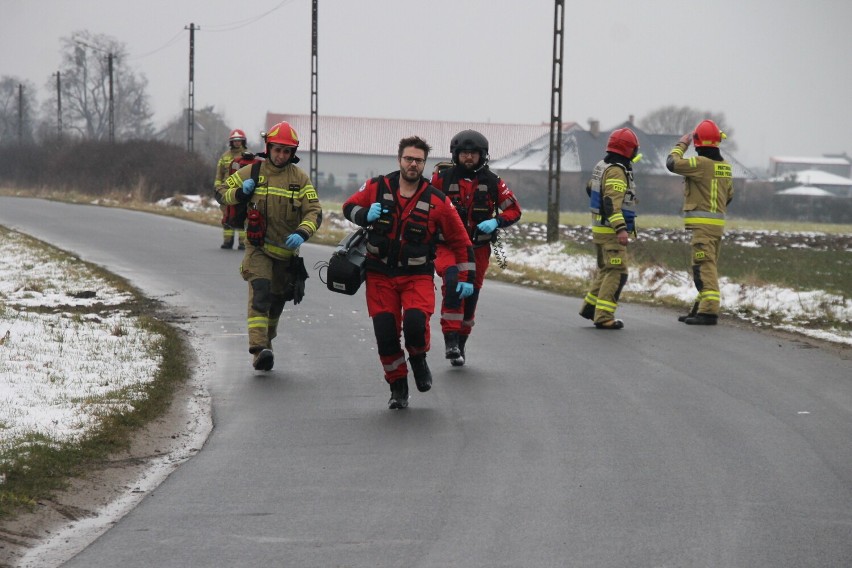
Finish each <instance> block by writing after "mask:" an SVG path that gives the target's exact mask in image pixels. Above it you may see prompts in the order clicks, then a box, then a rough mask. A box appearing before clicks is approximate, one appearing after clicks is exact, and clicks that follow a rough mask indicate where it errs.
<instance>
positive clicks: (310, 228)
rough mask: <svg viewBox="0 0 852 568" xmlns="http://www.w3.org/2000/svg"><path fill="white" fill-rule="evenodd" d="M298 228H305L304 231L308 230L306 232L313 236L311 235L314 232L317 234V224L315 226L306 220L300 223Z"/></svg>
mask: <svg viewBox="0 0 852 568" xmlns="http://www.w3.org/2000/svg"><path fill="white" fill-rule="evenodd" d="M299 226H300V227H305V228H306V229H308V231H310V232H311V234H313V233H316V232H317V224H316V223H314V222H313V221H308V220H307V219H306V220H304V221H302V222H301V223H299Z"/></svg>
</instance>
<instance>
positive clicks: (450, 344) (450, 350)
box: [444, 331, 461, 359]
mask: <svg viewBox="0 0 852 568" xmlns="http://www.w3.org/2000/svg"><path fill="white" fill-rule="evenodd" d="M459 355H461V351H460V350H459V334H458V333H456V332H455V331H451V332H450V333H445V334H444V357H445V358H446V359H456V358H458V356H459Z"/></svg>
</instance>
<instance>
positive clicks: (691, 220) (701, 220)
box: [683, 217, 725, 227]
mask: <svg viewBox="0 0 852 568" xmlns="http://www.w3.org/2000/svg"><path fill="white" fill-rule="evenodd" d="M683 222H684V223H686V224H687V225H690V224H691V225H716V226H719V227H724V226H725V220H724V219H708V218H707V217H684V219H683Z"/></svg>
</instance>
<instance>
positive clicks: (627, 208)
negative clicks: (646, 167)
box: [586, 160, 636, 235]
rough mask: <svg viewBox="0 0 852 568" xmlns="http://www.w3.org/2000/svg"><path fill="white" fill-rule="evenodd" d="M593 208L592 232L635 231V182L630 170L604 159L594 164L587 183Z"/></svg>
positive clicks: (590, 206) (590, 204)
mask: <svg viewBox="0 0 852 568" xmlns="http://www.w3.org/2000/svg"><path fill="white" fill-rule="evenodd" d="M586 193H588V194H589V209H590V210H591V212H592V233H595V234H602V235H603V234H611V235H614V234H615V233H617V232H619V231H622V230H625V231H627V232H628V233H633V232H635V231H636V185H635V184H634V182H633V170H631V169H628V168H626V167H625V166H624V165H622V164H619V163H612V164H611V163H608V162H606V161H604V160H601V161H600V162H598V163H597V165H595V169H594V170H592V179H590V180H589V183H588V184H587V185H586Z"/></svg>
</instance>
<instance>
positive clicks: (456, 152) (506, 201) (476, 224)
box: [432, 130, 521, 367]
mask: <svg viewBox="0 0 852 568" xmlns="http://www.w3.org/2000/svg"><path fill="white" fill-rule="evenodd" d="M450 154H451V155H452V157H453V163H452V165H451V166H450V167H447V168H444V169H440V164H439V168H436V171H435V173H434V174H433V175H432V185H434V186H435V187H437V188H438V189H440V190H441V191H443V192H444V194H445V195H446V196H447V197H449V198H450V201H452V202H453V205H455V207H456V210H457V211H458V213H459V216H460V217H461V220H462V223H464V225H465V229H466V230H467V232H468V236H470V240H471V242H472V243H473V254H474V257H475V260H476V267H475V270H476V278H475V279H474V280H473V294H471V296H470V297H469V298H467V299H464V298H459V296H458V294H456V292H455V289H456V285H455V282H456V272H455V263H454V262H453V258H452V255H451V254H450V252H449V249H447V248H446V247H445V246H443V244H442V243H439V244H438V251H437V258H436V259H435V270H436V272H437V273H438V276H439V277H441V278H442V280H443V284H442V286H441V293H442V296H443V302H442V303H441V331H443V332H444V347H445V352H444V355H445V357H446V358H447V359H449V360H450V364H452V365H453V366H454V367H460V366H462V365H464V362H465V345H466V344H467V340H468V338H469V337H470V333H471V331H473V323H474V316H475V314H476V303H477V300H479V290H480V289H481V288H482V283H483V281H484V280H485V273H486V272H487V271H488V264H489V262H490V259H491V243H492V242H493V241H494V240H495V239H496V237H497V230H498V229H505V228H506V227H509V226H511V225H513V224H515V223H517V222H518V219H520V218H521V206H520V205H519V204H518V200H517V198H516V197H515V194H514V193H512V190H510V189H509V188H508V186H507V185H506V183H505V182H504V181H503V180H502V179H500V178H499V177H498V176H497V175H496V174H494V173H493V172H492V171H491V170H490V169H488V139H487V138H485V136H483V135H482V134H481V133H479V132H477V131H476V130H463V131H461V132H459V133H458V134H456V135H455V136H453V139H452V140H451V141H450Z"/></svg>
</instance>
